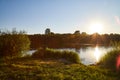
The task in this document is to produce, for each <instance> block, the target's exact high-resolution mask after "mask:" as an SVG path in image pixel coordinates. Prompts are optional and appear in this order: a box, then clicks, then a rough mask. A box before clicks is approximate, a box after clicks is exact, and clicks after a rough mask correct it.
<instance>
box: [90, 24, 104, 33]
mask: <svg viewBox="0 0 120 80" xmlns="http://www.w3.org/2000/svg"><path fill="white" fill-rule="evenodd" d="M102 30H103V24H102V23H98V22H97V23H92V24H91V25H90V33H101V32H102Z"/></svg>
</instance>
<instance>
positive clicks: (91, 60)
mask: <svg viewBox="0 0 120 80" xmlns="http://www.w3.org/2000/svg"><path fill="white" fill-rule="evenodd" d="M111 49H112V47H105V46H84V47H80V48H79V49H78V48H77V49H75V48H64V49H60V50H70V51H75V52H77V53H78V54H79V56H80V59H81V62H82V63H83V64H85V65H90V64H95V63H96V62H98V61H99V60H100V58H101V57H102V56H104V55H105V54H106V52H108V51H110V50H111Z"/></svg>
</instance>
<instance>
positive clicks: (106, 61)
mask: <svg viewBox="0 0 120 80" xmlns="http://www.w3.org/2000/svg"><path fill="white" fill-rule="evenodd" d="M119 55H120V50H119V49H114V50H112V51H110V52H108V53H107V54H106V55H105V56H103V57H102V58H101V59H100V62H99V64H100V65H102V66H103V67H106V68H110V69H112V70H116V62H117V57H118V56H119Z"/></svg>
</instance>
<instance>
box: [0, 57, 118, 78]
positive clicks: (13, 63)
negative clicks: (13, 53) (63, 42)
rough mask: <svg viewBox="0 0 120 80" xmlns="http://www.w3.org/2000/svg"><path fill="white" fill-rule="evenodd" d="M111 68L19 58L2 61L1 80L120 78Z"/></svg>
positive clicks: (0, 66)
mask: <svg viewBox="0 0 120 80" xmlns="http://www.w3.org/2000/svg"><path fill="white" fill-rule="evenodd" d="M119 78H120V77H119V74H117V73H115V72H112V71H111V70H109V69H103V68H100V67H97V66H85V65H83V64H65V63H63V62H61V61H59V60H43V59H42V60H40V59H35V58H19V59H12V60H6V61H5V60H4V61H1V64H0V79H1V80H119Z"/></svg>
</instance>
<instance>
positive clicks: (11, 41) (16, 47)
mask: <svg viewBox="0 0 120 80" xmlns="http://www.w3.org/2000/svg"><path fill="white" fill-rule="evenodd" d="M1 33H4V34H1V35H0V57H7V56H8V57H18V56H22V54H23V53H24V51H26V50H28V49H29V46H30V40H29V38H28V36H27V35H26V34H25V33H24V31H20V32H17V31H16V30H15V29H14V30H13V31H12V32H1Z"/></svg>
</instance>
